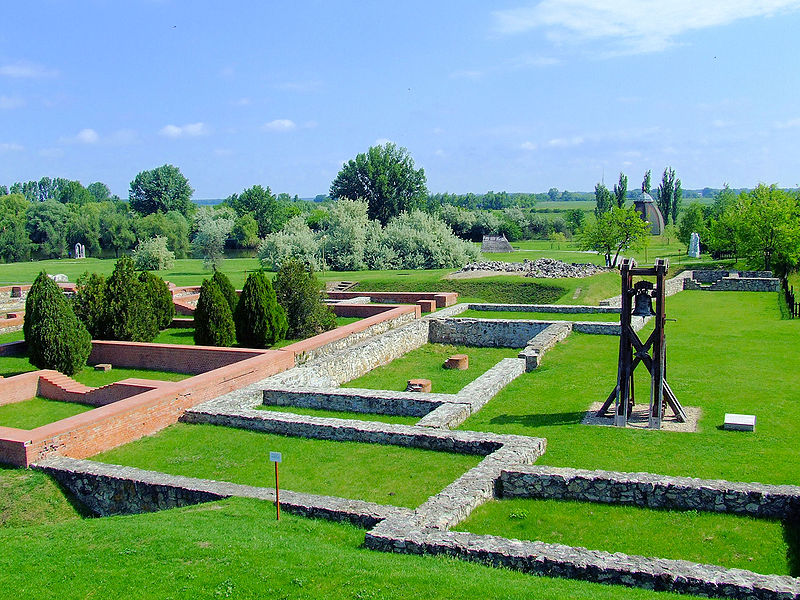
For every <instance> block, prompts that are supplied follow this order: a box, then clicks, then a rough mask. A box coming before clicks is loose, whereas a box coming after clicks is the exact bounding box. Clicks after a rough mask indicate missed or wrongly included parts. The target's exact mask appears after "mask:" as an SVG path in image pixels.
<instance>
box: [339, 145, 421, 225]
mask: <svg viewBox="0 0 800 600" xmlns="http://www.w3.org/2000/svg"><path fill="white" fill-rule="evenodd" d="M425 183H426V179H425V171H424V169H415V168H414V160H413V159H412V158H411V155H410V154H409V153H408V150H406V149H405V148H401V147H398V146H397V145H395V144H393V143H391V142H389V143H386V144H384V145H382V146H372V147H370V149H369V150H368V151H367V152H366V154H358V155H356V157H355V159H352V160H349V161H348V162H347V164H345V165H344V166H343V167H342V169H341V170H340V171H339V174H338V175H337V176H336V178H335V179H334V180H333V183H331V189H330V195H331V197H332V198H337V199H341V198H348V199H350V200H359V199H360V200H366V201H367V203H368V207H369V208H368V214H369V218H370V219H377V220H378V221H380V222H381V224H383V225H385V224H386V223H387V222H388V221H389V219H391V218H392V217H395V216H397V215H399V214H400V213H401V212H405V211H409V210H411V209H413V208H416V207H417V206H421V205H422V204H423V203H424V202H425V199H426V197H427V195H428V189H427V187H426V185H425Z"/></svg>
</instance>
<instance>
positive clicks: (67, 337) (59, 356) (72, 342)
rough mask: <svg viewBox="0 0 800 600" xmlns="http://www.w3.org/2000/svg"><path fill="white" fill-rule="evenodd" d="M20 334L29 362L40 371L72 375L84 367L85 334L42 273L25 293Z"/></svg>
mask: <svg viewBox="0 0 800 600" xmlns="http://www.w3.org/2000/svg"><path fill="white" fill-rule="evenodd" d="M23 331H24V334H25V342H26V343H27V345H28V357H29V360H30V361H31V363H32V364H34V365H35V366H37V367H39V368H40V369H55V370H56V371H60V372H62V373H65V374H67V375H72V374H73V373H76V372H78V371H80V370H81V369H82V368H83V367H84V366H85V365H86V359H87V358H88V357H89V352H91V350H92V340H91V337H90V336H89V332H88V331H87V330H86V327H84V325H83V323H81V322H80V320H78V317H76V316H75V313H74V312H73V310H72V307H71V306H70V304H69V302H68V301H67V299H66V298H65V297H64V293H63V292H62V291H61V288H59V287H58V285H57V284H56V283H55V282H54V281H53V280H52V279H50V278H49V277H48V276H47V274H46V273H45V272H44V271H42V272H41V273H39V275H38V276H37V277H36V280H35V281H34V282H33V285H32V286H31V289H30V291H29V292H28V298H27V300H26V301H25V322H24V324H23Z"/></svg>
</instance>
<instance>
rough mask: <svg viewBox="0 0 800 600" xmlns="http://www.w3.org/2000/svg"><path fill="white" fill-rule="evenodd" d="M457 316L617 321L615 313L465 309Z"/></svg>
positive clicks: (617, 316) (617, 317)
mask: <svg viewBox="0 0 800 600" xmlns="http://www.w3.org/2000/svg"><path fill="white" fill-rule="evenodd" d="M457 316H458V317H471V318H474V319H533V320H540V321H607V322H618V321H619V315H618V314H616V313H557V312H522V311H514V310H465V311H464V312H463V313H460V314H458V315H457Z"/></svg>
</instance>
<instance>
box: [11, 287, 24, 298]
mask: <svg viewBox="0 0 800 600" xmlns="http://www.w3.org/2000/svg"><path fill="white" fill-rule="evenodd" d="M11 297H12V298H22V288H21V287H20V286H18V285H14V286H11Z"/></svg>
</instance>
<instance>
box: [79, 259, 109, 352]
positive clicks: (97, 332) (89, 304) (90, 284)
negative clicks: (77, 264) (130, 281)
mask: <svg viewBox="0 0 800 600" xmlns="http://www.w3.org/2000/svg"><path fill="white" fill-rule="evenodd" d="M72 309H73V310H74V311H75V315H76V316H77V317H78V318H79V319H80V320H81V322H82V323H83V324H84V326H85V327H86V329H88V330H89V334H90V335H91V336H92V339H102V338H103V337H105V332H106V278H105V277H103V276H102V275H99V274H97V273H89V272H85V273H84V274H83V275H81V276H80V277H78V280H77V281H76V282H75V295H74V296H72Z"/></svg>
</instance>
